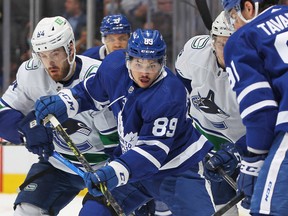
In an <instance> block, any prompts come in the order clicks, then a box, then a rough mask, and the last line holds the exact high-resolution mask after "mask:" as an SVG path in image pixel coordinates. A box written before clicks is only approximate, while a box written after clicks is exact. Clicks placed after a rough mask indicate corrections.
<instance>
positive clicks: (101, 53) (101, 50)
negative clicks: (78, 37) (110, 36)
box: [82, 45, 107, 61]
mask: <svg viewBox="0 0 288 216" xmlns="http://www.w3.org/2000/svg"><path fill="white" fill-rule="evenodd" d="M82 55H84V56H88V57H90V58H93V59H97V60H99V61H102V60H103V59H104V58H105V57H106V55H107V54H106V49H105V46H104V45H102V46H96V47H92V48H90V49H87V50H86V51H85V52H83V53H82Z"/></svg>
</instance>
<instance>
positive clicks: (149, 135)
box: [72, 50, 212, 181]
mask: <svg viewBox="0 0 288 216" xmlns="http://www.w3.org/2000/svg"><path fill="white" fill-rule="evenodd" d="M72 92H73V94H74V96H75V97H76V98H78V99H80V101H81V102H80V111H83V110H85V109H89V108H94V109H96V108H97V109H100V108H101V106H106V105H107V104H109V103H110V102H111V103H110V105H109V106H111V108H112V111H113V113H114V115H115V117H116V118H117V123H118V134H119V136H120V144H121V145H120V146H119V147H118V148H121V152H122V154H121V155H120V156H119V157H120V159H121V160H122V161H123V162H125V163H126V165H127V166H128V167H129V170H130V181H137V180H140V179H146V178H149V177H151V176H163V175H171V174H174V173H178V172H181V171H184V170H186V169H188V168H190V167H191V166H192V165H193V164H196V163H198V162H199V161H201V160H202V158H203V157H204V156H205V155H206V154H207V152H208V151H209V150H210V149H211V148H212V144H211V143H210V142H208V141H207V139H206V138H205V137H204V136H203V135H200V134H199V133H198V132H197V130H195V129H194V128H193V125H192V122H191V119H190V118H189V117H188V114H187V112H188V110H187V101H188V96H187V92H186V90H185V88H184V86H183V84H182V83H181V81H180V80H179V79H177V77H176V76H175V75H174V74H173V73H172V72H171V71H170V70H169V69H168V68H165V70H163V72H162V74H161V75H160V76H159V77H158V79H157V80H155V81H154V83H153V84H152V85H151V86H150V87H149V88H146V89H144V88H139V87H138V86H137V85H136V84H135V83H134V82H133V81H132V79H131V78H130V76H129V73H128V70H127V68H126V66H125V51H124V50H118V51H114V52H113V53H111V54H109V55H108V56H107V57H106V58H105V59H104V60H103V63H102V64H101V66H100V67H99V69H98V71H97V73H96V75H95V76H94V77H91V78H90V79H87V80H86V81H85V82H81V83H79V84H78V85H77V86H75V87H74V88H73V89H72ZM84 101H85V104H84ZM95 105H96V107H95Z"/></svg>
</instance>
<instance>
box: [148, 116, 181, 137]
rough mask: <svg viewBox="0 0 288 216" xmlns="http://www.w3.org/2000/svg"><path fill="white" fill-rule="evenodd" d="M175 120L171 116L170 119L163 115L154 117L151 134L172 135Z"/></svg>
mask: <svg viewBox="0 0 288 216" xmlns="http://www.w3.org/2000/svg"><path fill="white" fill-rule="evenodd" d="M177 121H178V119H177V118H172V119H171V120H169V119H168V118H165V117H163V118H158V119H156V120H155V121H154V126H153V129H152V133H153V135H154V136H163V135H166V136H167V137H173V136H174V133H175V130H176V126H177Z"/></svg>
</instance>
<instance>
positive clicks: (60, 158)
mask: <svg viewBox="0 0 288 216" xmlns="http://www.w3.org/2000/svg"><path fill="white" fill-rule="evenodd" d="M52 156H53V157H54V158H55V159H57V160H58V161H60V162H61V163H62V164H64V165H65V166H67V167H68V168H69V169H71V170H72V171H73V172H75V173H76V174H78V175H79V176H80V177H82V178H83V177H84V172H83V171H82V170H81V169H79V168H78V167H76V166H75V165H74V164H73V163H71V162H70V161H69V160H67V159H66V158H64V157H63V156H61V155H60V154H59V153H58V152H56V151H54V152H53V154H52Z"/></svg>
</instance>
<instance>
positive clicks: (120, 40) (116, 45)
mask: <svg viewBox="0 0 288 216" xmlns="http://www.w3.org/2000/svg"><path fill="white" fill-rule="evenodd" d="M128 39H129V35H128V34H109V35H107V36H106V37H105V38H104V42H105V45H106V48H107V51H108V53H111V52H113V51H115V50H119V49H126V48H127V44H128Z"/></svg>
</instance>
